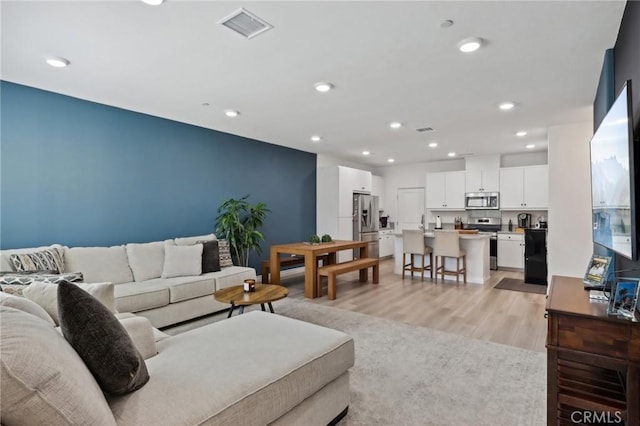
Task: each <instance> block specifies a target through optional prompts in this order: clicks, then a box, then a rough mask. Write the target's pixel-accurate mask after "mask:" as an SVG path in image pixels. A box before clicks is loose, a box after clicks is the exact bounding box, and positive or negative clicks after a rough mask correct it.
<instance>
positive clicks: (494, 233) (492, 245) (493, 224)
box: [467, 217, 502, 271]
mask: <svg viewBox="0 0 640 426" xmlns="http://www.w3.org/2000/svg"><path fill="white" fill-rule="evenodd" d="M467 228H468V229H477V230H478V231H479V233H480V234H486V235H489V269H492V270H494V271H495V270H497V269H498V231H499V230H500V229H501V228H502V220H501V219H500V218H495V217H478V218H469V223H468V224H467Z"/></svg>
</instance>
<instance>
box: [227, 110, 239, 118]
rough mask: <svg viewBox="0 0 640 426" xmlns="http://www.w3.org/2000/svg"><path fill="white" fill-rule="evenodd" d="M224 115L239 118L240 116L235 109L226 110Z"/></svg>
mask: <svg viewBox="0 0 640 426" xmlns="http://www.w3.org/2000/svg"><path fill="white" fill-rule="evenodd" d="M224 115H226V116H227V117H237V116H238V115H240V113H239V112H238V111H236V110H235V109H225V110H224Z"/></svg>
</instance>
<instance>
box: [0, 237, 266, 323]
mask: <svg viewBox="0 0 640 426" xmlns="http://www.w3.org/2000/svg"><path fill="white" fill-rule="evenodd" d="M212 239H215V235H214V234H209V235H201V236H195V237H187V238H176V239H174V240H166V241H156V242H150V243H143V244H138V243H132V244H126V245H119V246H112V247H64V246H61V245H58V244H54V245H52V246H47V247H37V248H26V249H18V250H2V251H0V271H10V270H11V265H10V263H9V256H10V255H11V254H14V253H32V252H36V251H40V250H44V249H47V248H58V249H59V250H60V251H62V252H63V253H64V256H63V259H64V265H65V268H64V269H65V271H66V272H82V274H83V276H84V282H87V283H99V282H112V283H114V284H115V285H116V286H115V290H114V293H115V307H116V309H117V310H118V312H133V313H135V314H136V315H139V316H143V317H145V318H148V319H149V321H151V323H152V324H153V326H154V327H158V328H160V327H166V326H168V325H171V324H175V323H178V322H181V321H186V320H189V319H192V318H196V317H199V316H202V315H207V314H210V313H213V312H217V311H220V310H223V309H226V308H228V305H225V304H222V303H220V302H217V301H216V300H215V299H214V298H213V293H214V292H215V291H216V290H219V289H222V288H226V287H229V286H233V285H238V284H242V283H243V282H244V280H245V279H255V278H256V271H255V269H253V268H246V267H240V266H228V267H224V268H222V269H221V270H220V271H218V272H210V273H205V274H200V275H188V276H176V277H169V278H162V275H163V269H164V266H165V245H166V244H175V245H182V246H184V245H193V244H196V243H197V242H199V241H208V240H212Z"/></svg>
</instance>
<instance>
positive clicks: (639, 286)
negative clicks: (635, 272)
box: [607, 277, 640, 320]
mask: <svg viewBox="0 0 640 426" xmlns="http://www.w3.org/2000/svg"><path fill="white" fill-rule="evenodd" d="M638 292H640V278H627V277H625V278H617V279H616V282H615V284H614V286H612V288H611V297H610V298H609V308H608V310H607V313H608V314H609V315H615V316H618V317H623V318H629V319H632V320H636V316H635V311H636V305H637V303H638Z"/></svg>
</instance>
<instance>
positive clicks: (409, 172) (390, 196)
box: [375, 158, 464, 222]
mask: <svg viewBox="0 0 640 426" xmlns="http://www.w3.org/2000/svg"><path fill="white" fill-rule="evenodd" d="M456 170H464V159H462V158H461V159H457V160H448V161H434V162H429V163H415V164H406V165H398V166H387V167H380V168H378V169H376V171H375V174H376V175H378V176H382V177H383V178H384V187H385V190H384V195H385V200H384V207H385V208H384V211H385V214H388V215H389V216H391V221H393V222H395V221H396V220H397V219H398V215H397V214H396V213H397V207H398V204H397V200H396V196H397V194H398V188H424V184H425V179H426V174H427V172H450V171H456Z"/></svg>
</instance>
